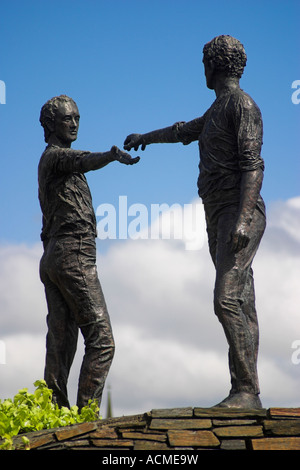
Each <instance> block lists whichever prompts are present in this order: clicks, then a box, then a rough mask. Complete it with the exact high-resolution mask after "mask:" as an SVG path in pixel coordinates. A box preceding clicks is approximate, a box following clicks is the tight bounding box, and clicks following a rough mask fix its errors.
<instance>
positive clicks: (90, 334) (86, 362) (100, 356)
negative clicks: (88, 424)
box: [59, 239, 114, 409]
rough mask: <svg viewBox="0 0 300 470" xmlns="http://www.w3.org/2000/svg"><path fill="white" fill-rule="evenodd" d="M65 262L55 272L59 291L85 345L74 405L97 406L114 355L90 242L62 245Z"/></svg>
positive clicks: (65, 242)
mask: <svg viewBox="0 0 300 470" xmlns="http://www.w3.org/2000/svg"><path fill="white" fill-rule="evenodd" d="M63 246H64V252H65V260H64V264H63V267H62V269H61V271H60V273H59V283H60V288H61V291H62V293H63V295H64V298H65V299H66V301H67V304H68V306H69V308H70V310H71V311H72V313H73V316H74V319H75V322H76V325H77V327H78V328H79V329H80V330H81V333H82V335H83V338H84V344H85V355H84V358H83V362H82V366H81V371H80V377H79V384H78V395H77V405H78V407H79V408H80V409H81V408H82V407H83V406H86V405H87V404H88V401H89V399H94V400H96V401H97V402H98V404H99V406H100V402H101V397H102V392H103V388H104V385H105V380H106V377H107V374H108V372H109V369H110V366H111V362H112V359H113V356H114V339H113V334H112V328H111V324H110V318H109V314H108V311H107V306H106V302H105V299H104V295H103V292H102V288H101V284H100V281H99V278H98V274H97V267H96V246H95V241H94V240H92V239H82V240H79V239H73V240H65V241H64V242H63Z"/></svg>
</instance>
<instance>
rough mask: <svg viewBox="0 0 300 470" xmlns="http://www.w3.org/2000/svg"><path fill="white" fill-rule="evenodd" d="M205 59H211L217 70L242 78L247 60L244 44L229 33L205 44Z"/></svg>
mask: <svg viewBox="0 0 300 470" xmlns="http://www.w3.org/2000/svg"><path fill="white" fill-rule="evenodd" d="M203 60H211V61H212V62H213V64H214V65H215V67H216V70H218V71H221V72H223V73H225V74H226V75H227V76H230V77H238V78H241V76H242V75H243V72H244V68H245V66H246V62H247V55H246V52H245V49H244V46H243V44H241V42H240V41H238V39H235V38H233V37H232V36H228V35H221V36H217V37H215V38H214V39H212V40H211V41H210V42H208V43H207V44H205V46H204V48H203Z"/></svg>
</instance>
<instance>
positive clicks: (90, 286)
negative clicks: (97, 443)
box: [38, 95, 139, 410]
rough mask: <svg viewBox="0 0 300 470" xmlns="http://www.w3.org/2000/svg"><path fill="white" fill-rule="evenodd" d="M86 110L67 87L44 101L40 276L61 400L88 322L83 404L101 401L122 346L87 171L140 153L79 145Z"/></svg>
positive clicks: (49, 375)
mask: <svg viewBox="0 0 300 470" xmlns="http://www.w3.org/2000/svg"><path fill="white" fill-rule="evenodd" d="M79 118H80V116H79V111H78V108H77V105H76V103H75V102H74V101H73V100H72V99H71V98H69V97H68V96H65V95H61V96H57V97H54V98H52V99H50V100H49V101H47V103H46V104H45V105H44V106H43V107H42V109H41V114H40V122H41V125H42V126H43V128H44V134H45V141H46V143H47V144H48V145H47V147H46V149H45V151H44V153H43V154H42V156H41V159H40V162H39V167H38V183H39V201H40V206H41V210H42V214H43V224H42V233H41V239H42V242H43V247H44V253H43V256H42V258H41V261H40V277H41V280H42V282H43V284H44V286H45V294H46V299H47V305H48V315H47V325H48V332H47V341H46V364H45V376H44V378H45V381H46V383H47V385H48V387H49V388H51V389H52V390H53V400H54V401H55V402H56V403H57V404H58V405H59V406H66V407H69V406H70V404H69V400H68V392H67V382H68V376H69V372H70V368H71V365H72V362H73V359H74V355H75V352H76V349H77V339H78V332H79V330H80V331H81V333H82V335H83V337H84V343H85V354H84V358H83V362H82V366H81V370H80V377H79V383H78V395H77V406H78V408H79V409H80V410H81V409H82V407H83V406H86V405H87V404H88V402H89V400H90V399H91V400H96V401H97V402H98V405H99V406H100V402H101V397H102V392H103V387H104V384H105V380H106V377H107V374H108V371H109V369H110V366H111V362H112V359H113V355H114V348H115V345H114V339H113V334H112V328H111V323H110V318H109V314H108V311H107V306H106V302H105V299H104V295H103V292H102V288H101V284H100V281H99V278H98V274H97V268H96V240H95V238H96V218H95V213H94V210H93V206H92V197H91V193H90V190H89V187H88V183H87V180H86V177H85V175H84V174H85V173H86V172H88V171H91V170H99V169H100V168H103V167H104V166H106V165H107V164H109V163H111V162H114V161H118V162H120V163H124V164H126V165H132V164H135V163H137V162H138V160H139V157H137V158H131V156H130V155H129V154H128V153H126V152H124V151H122V150H120V149H118V148H117V147H116V146H113V147H112V148H111V149H110V150H109V151H107V152H103V153H97V152H96V153H93V152H88V151H79V150H73V149H71V144H72V142H74V141H75V140H76V138H77V133H78V126H79Z"/></svg>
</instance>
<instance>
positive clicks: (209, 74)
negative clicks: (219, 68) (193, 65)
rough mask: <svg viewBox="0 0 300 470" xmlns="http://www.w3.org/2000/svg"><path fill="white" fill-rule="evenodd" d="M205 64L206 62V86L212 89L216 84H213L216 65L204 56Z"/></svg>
mask: <svg viewBox="0 0 300 470" xmlns="http://www.w3.org/2000/svg"><path fill="white" fill-rule="evenodd" d="M202 62H203V64H204V74H205V78H206V86H207V88H209V89H210V90H213V88H214V86H213V85H214V84H213V76H214V67H213V66H212V63H211V62H209V61H207V60H205V59H204V58H203V61H202Z"/></svg>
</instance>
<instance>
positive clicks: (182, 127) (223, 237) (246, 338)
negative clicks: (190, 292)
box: [124, 35, 266, 408]
mask: <svg viewBox="0 0 300 470" xmlns="http://www.w3.org/2000/svg"><path fill="white" fill-rule="evenodd" d="M246 60H247V57H246V53H245V50H244V47H243V45H242V44H241V43H240V42H239V41H238V40H236V39H235V38H233V37H231V36H225V35H222V36H218V37H216V38H214V39H213V40H212V41H210V42H209V43H207V44H206V45H205V46H204V49H203V63H204V69H205V76H206V84H207V87H208V88H209V89H212V90H214V91H215V94H216V100H215V101H214V102H213V104H212V106H211V107H210V108H209V109H208V110H207V111H206V112H205V114H204V115H203V116H202V117H199V118H196V119H194V120H192V121H190V122H177V123H176V124H174V125H172V126H170V127H167V128H164V129H158V130H156V131H153V132H149V133H146V134H131V135H129V136H128V137H127V138H126V140H125V142H124V149H126V150H130V149H131V148H134V149H135V150H137V149H138V147H139V146H140V145H141V148H142V150H144V149H145V147H146V145H149V144H152V143H175V142H182V143H183V144H185V145H187V144H190V143H191V142H193V141H198V142H199V150H200V164H199V169H200V173H199V178H198V193H199V196H200V197H201V198H202V201H203V204H204V209H205V214H206V223H207V233H208V243H209V250H210V254H211V257H212V260H213V263H214V265H215V268H216V280H215V289H214V309H215V313H216V315H217V317H218V319H219V321H220V322H221V324H222V326H223V329H224V332H225V335H226V338H227V341H228V344H229V369H230V375H231V390H230V393H229V395H228V397H227V398H225V399H224V400H223V401H222V402H221V403H219V404H218V405H216V406H221V407H238V408H242V407H246V408H261V406H262V405H261V401H260V398H259V384H258V377H257V352H258V322H257V316H256V310H255V298H254V285H253V273H252V268H251V264H252V261H253V258H254V256H255V253H256V251H257V248H258V246H259V243H260V240H261V237H262V235H263V233H264V230H265V224H266V219H265V206H264V202H263V200H262V198H261V195H260V191H261V186H262V181H263V172H264V162H263V159H262V158H261V155H260V152H261V146H262V135H263V129H262V118H261V113H260V110H259V108H258V106H257V105H256V104H255V102H254V101H253V99H252V98H251V97H250V96H249V95H248V94H246V93H245V92H244V91H243V90H242V89H241V88H240V85H239V80H240V78H241V76H242V74H243V71H244V67H245V65H246Z"/></svg>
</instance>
